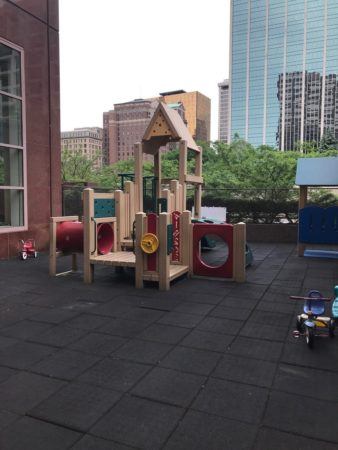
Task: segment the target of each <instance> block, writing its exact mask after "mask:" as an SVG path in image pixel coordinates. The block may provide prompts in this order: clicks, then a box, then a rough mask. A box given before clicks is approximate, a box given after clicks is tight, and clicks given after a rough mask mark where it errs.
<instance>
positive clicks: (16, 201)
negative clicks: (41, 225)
mask: <svg viewBox="0 0 338 450" xmlns="http://www.w3.org/2000/svg"><path fill="white" fill-rule="evenodd" d="M23 211H24V210H23V191H21V190H20V191H19V190H16V189H0V227H21V226H23V223H24V212H23Z"/></svg>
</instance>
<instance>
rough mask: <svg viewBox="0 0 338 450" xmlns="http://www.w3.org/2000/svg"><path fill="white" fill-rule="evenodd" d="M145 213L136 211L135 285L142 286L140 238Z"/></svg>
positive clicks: (142, 262)
mask: <svg viewBox="0 0 338 450" xmlns="http://www.w3.org/2000/svg"><path fill="white" fill-rule="evenodd" d="M145 218H146V215H145V214H144V213H143V212H138V213H136V216H135V221H136V236H135V286H136V288H138V289H142V288H143V272H144V254H143V252H142V249H141V240H142V236H143V234H144V230H145V228H144V224H145Z"/></svg>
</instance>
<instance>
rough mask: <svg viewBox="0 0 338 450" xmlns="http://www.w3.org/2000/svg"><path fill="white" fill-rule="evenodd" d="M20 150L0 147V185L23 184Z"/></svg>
mask: <svg viewBox="0 0 338 450" xmlns="http://www.w3.org/2000/svg"><path fill="white" fill-rule="evenodd" d="M22 167H23V165H22V150H19V149H16V148H7V147H0V186H23V174H22Z"/></svg>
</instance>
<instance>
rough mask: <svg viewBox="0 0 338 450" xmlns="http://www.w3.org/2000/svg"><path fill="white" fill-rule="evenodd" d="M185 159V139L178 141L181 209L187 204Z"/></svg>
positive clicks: (186, 149)
mask: <svg viewBox="0 0 338 450" xmlns="http://www.w3.org/2000/svg"><path fill="white" fill-rule="evenodd" d="M187 159H188V148H187V141H180V143H179V182H180V184H181V186H182V204H181V211H184V210H185V209H186V207H187V206H186V205H187V186H186V182H185V177H186V176H187Z"/></svg>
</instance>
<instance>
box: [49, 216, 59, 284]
mask: <svg viewBox="0 0 338 450" xmlns="http://www.w3.org/2000/svg"><path fill="white" fill-rule="evenodd" d="M56 227H57V223H56V222H55V221H54V220H53V218H52V217H51V218H50V223H49V275H51V276H52V277H55V276H56Z"/></svg>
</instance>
